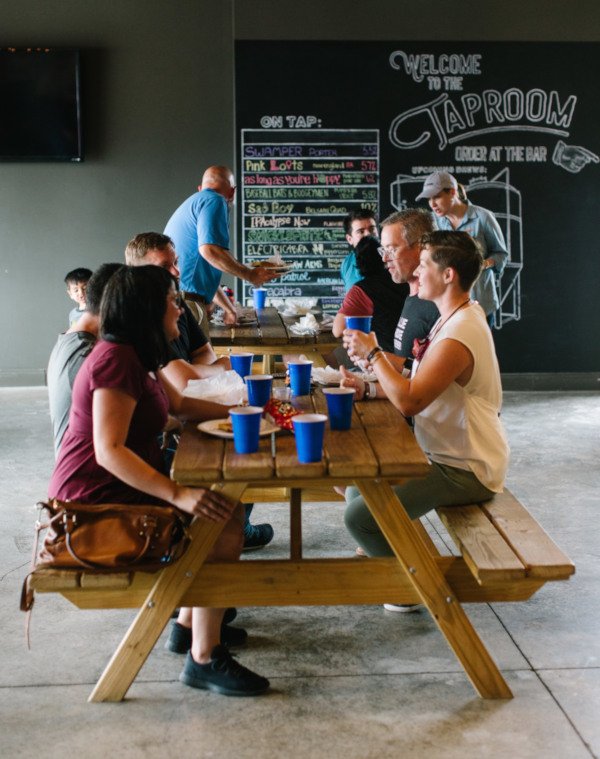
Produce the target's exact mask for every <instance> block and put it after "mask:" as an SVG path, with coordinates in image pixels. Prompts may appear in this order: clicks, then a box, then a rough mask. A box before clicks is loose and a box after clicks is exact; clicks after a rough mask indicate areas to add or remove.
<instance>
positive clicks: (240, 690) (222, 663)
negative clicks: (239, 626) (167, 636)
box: [179, 646, 269, 696]
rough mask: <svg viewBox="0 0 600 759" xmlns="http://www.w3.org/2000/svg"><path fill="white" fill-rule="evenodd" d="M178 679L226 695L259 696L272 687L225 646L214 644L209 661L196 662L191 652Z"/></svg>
mask: <svg viewBox="0 0 600 759" xmlns="http://www.w3.org/2000/svg"><path fill="white" fill-rule="evenodd" d="M179 679H180V680H181V682H182V683H183V684H184V685H189V686H190V687H191V688H203V689H204V690H212V691H214V692H215V693H222V694H223V695H224V696H259V695H260V694H261V693H264V692H265V691H266V690H267V688H268V687H269V681H268V680H267V678H266V677H261V676H260V675H257V674H256V673H255V672H252V671H251V670H249V669H247V668H246V667H243V666H242V665H241V664H239V662H237V661H235V659H234V658H233V657H232V656H231V654H230V653H229V651H228V650H227V648H225V646H215V647H214V648H213V650H212V651H211V654H210V662H208V664H197V663H196V662H195V661H194V660H193V659H192V654H191V652H188V655H187V659H186V660H185V667H184V668H183V672H182V673H181V675H179Z"/></svg>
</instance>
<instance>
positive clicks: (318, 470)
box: [275, 434, 327, 480]
mask: <svg viewBox="0 0 600 759" xmlns="http://www.w3.org/2000/svg"><path fill="white" fill-rule="evenodd" d="M275 440H276V446H277V459H276V467H277V477H297V478H299V479H301V480H304V479H312V478H320V477H324V476H326V474H327V461H326V459H325V458H323V459H322V460H321V461H317V462H315V463H313V464H301V463H300V462H299V461H298V455H297V453H296V439H295V437H294V436H293V435H284V434H280V435H278V436H277V437H276V438H275Z"/></svg>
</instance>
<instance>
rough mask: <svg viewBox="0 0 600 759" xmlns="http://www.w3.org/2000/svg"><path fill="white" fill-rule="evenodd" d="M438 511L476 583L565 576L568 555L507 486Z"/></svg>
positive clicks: (571, 567)
mask: <svg viewBox="0 0 600 759" xmlns="http://www.w3.org/2000/svg"><path fill="white" fill-rule="evenodd" d="M437 513H438V515H439V517H440V519H441V521H442V523H443V524H444V527H445V528H446V529H447V530H448V533H449V534H450V536H451V537H452V539H453V540H454V542H455V543H456V546H457V548H458V550H459V551H460V553H461V555H462V556H463V558H464V560H465V562H466V564H467V566H468V567H469V569H470V570H471V572H472V573H473V576H474V577H475V579H476V580H477V582H478V583H480V584H484V583H494V582H519V581H520V580H522V579H524V578H530V579H537V580H541V581H543V582H547V581H548V580H568V579H569V577H570V576H571V575H572V574H573V573H574V572H575V567H574V565H573V563H572V562H571V561H570V559H569V558H568V557H567V556H566V555H565V554H564V553H563V552H562V551H561V549H560V548H559V547H558V546H557V545H556V543H554V541H553V540H552V538H550V536H549V535H548V534H547V533H546V532H545V531H544V530H543V528H542V527H541V526H540V525H539V524H538V522H537V521H536V520H535V519H534V518H533V517H532V516H531V514H530V513H529V512H528V511H527V509H526V508H525V507H524V506H522V505H521V504H520V503H519V501H517V499H516V498H515V497H514V496H513V495H512V493H511V492H510V491H508V490H505V491H504V492H503V493H500V494H498V495H496V496H494V498H492V499H491V500H489V501H485V502H483V503H480V504H472V505H469V506H445V507H443V508H440V509H437Z"/></svg>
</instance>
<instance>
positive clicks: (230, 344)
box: [210, 307, 341, 374]
mask: <svg viewBox="0 0 600 759" xmlns="http://www.w3.org/2000/svg"><path fill="white" fill-rule="evenodd" d="M243 314H244V316H245V317H246V318H247V317H248V316H251V317H255V319H253V322H251V323H242V324H240V325H239V326H237V327H227V326H224V325H223V324H213V323H212V322H211V323H210V341H211V343H212V346H213V348H214V350H215V353H216V354H217V355H218V356H223V355H228V354H230V353H244V352H249V353H254V354H257V355H262V356H263V368H262V371H263V373H264V374H272V373H273V370H274V364H275V356H280V355H283V354H298V353H303V354H304V355H305V356H306V357H307V358H309V359H310V360H311V361H313V362H314V365H315V366H326V362H325V359H324V356H325V355H326V354H328V353H331V351H333V350H334V349H335V348H336V347H337V346H338V345H340V344H341V338H336V337H334V336H333V334H332V332H331V329H325V330H319V331H318V332H315V333H311V334H306V335H298V334H296V333H295V332H293V331H292V329H291V327H292V325H294V324H295V323H297V321H298V319H299V318H300V317H299V316H283V315H282V314H280V313H279V312H278V311H277V309H276V308H271V307H268V308H262V309H258V310H254V309H251V308H245V309H243ZM317 321H320V319H319V316H318V315H317Z"/></svg>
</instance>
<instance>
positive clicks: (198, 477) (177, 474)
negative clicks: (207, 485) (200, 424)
mask: <svg viewBox="0 0 600 759" xmlns="http://www.w3.org/2000/svg"><path fill="white" fill-rule="evenodd" d="M224 448H225V441H224V440H222V439H221V438H216V437H212V436H210V435H206V434H205V433H204V432H200V431H199V430H197V429H195V424H194V423H193V422H188V423H187V424H186V426H185V429H184V433H183V435H182V436H181V440H180V442H179V445H178V446H177V451H176V452H175V458H174V459H173V466H172V467H171V477H172V478H173V479H174V480H176V481H177V482H178V483H179V484H181V485H194V484H197V483H198V482H218V481H219V480H221V479H222V472H223V453H224Z"/></svg>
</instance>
